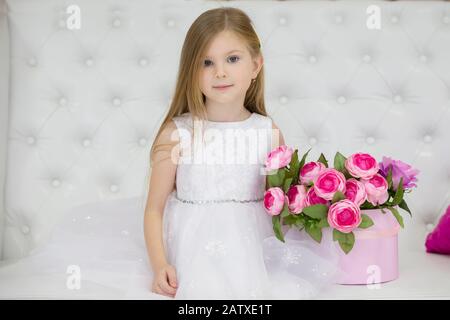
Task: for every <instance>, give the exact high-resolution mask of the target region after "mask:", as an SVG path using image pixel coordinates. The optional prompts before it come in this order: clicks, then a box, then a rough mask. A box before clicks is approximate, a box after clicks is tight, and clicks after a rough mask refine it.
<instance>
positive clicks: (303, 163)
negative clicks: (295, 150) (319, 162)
mask: <svg viewBox="0 0 450 320" xmlns="http://www.w3.org/2000/svg"><path fill="white" fill-rule="evenodd" d="M310 151H311V148H309V150H308V151H306V153H305V154H304V155H303V157H302V160H301V161H300V164H299V167H298V168H299V171H300V170H302V168H303V166H304V165H305V162H306V157H307V156H308V153H309V152H310Z"/></svg>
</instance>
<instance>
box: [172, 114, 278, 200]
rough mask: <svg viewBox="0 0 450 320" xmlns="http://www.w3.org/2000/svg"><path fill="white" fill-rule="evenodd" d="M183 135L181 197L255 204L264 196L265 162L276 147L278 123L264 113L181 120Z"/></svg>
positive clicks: (178, 183)
mask: <svg viewBox="0 0 450 320" xmlns="http://www.w3.org/2000/svg"><path fill="white" fill-rule="evenodd" d="M173 120H174V122H175V124H176V126H177V130H178V134H179V137H180V149H181V152H180V153H181V154H180V159H179V161H178V166H177V173H176V195H177V197H178V198H179V199H184V200H192V201H203V200H226V199H236V200H250V199H261V198H262V197H263V195H264V189H265V188H264V182H265V174H264V162H265V159H266V156H267V153H268V152H269V151H270V149H271V144H272V119H271V118H270V117H267V116H263V115H260V114H258V113H252V115H251V116H250V117H249V118H247V119H246V120H243V121H235V122H214V121H200V120H198V121H194V120H193V118H192V117H191V115H190V113H184V114H182V115H180V116H177V117H175V118H174V119H173Z"/></svg>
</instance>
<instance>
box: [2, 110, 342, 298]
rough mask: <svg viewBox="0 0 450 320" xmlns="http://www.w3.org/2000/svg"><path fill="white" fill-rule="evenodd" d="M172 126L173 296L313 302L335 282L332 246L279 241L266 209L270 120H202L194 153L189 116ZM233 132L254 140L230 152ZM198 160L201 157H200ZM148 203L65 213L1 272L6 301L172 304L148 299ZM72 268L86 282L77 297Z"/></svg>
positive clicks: (168, 223) (167, 216) (168, 213)
mask: <svg viewBox="0 0 450 320" xmlns="http://www.w3.org/2000/svg"><path fill="white" fill-rule="evenodd" d="M174 122H175V124H176V125H177V128H178V132H179V134H180V138H181V147H182V151H181V158H180V161H179V163H178V167H177V172H176V189H175V190H174V191H173V192H172V193H171V194H170V195H169V197H168V199H167V202H166V206H165V208H164V215H163V240H164V246H165V249H166V256H167V259H168V262H169V263H170V264H172V265H173V266H174V267H175V270H176V273H177V279H178V289H177V293H176V295H175V297H174V298H175V299H311V298H315V297H316V296H317V295H318V294H319V293H320V291H321V290H324V289H325V288H326V287H327V285H330V284H333V283H334V277H335V276H336V273H337V267H336V266H337V263H336V261H337V260H336V259H337V256H336V253H335V249H334V246H332V241H329V242H328V243H329V244H330V245H329V246H328V245H326V244H325V242H324V241H323V243H322V244H321V245H318V244H317V243H315V242H314V241H313V240H312V239H310V237H309V236H307V235H305V234H304V232H303V233H299V232H298V230H289V231H288V232H287V233H286V236H285V237H286V242H285V243H282V242H281V241H279V240H278V239H276V238H275V236H274V233H273V230H272V222H271V216H269V215H268V214H267V213H266V211H265V210H264V207H263V201H262V199H263V195H264V191H265V185H264V184H265V175H264V174H263V172H264V170H263V169H264V161H265V157H266V155H267V153H268V152H269V151H270V148H271V137H272V121H271V118H269V117H266V116H263V115H260V114H257V113H252V115H251V116H250V117H249V118H248V119H246V120H243V121H236V122H212V121H206V122H203V129H207V130H206V131H204V132H207V134H205V135H204V136H203V137H204V139H203V140H201V141H200V143H197V144H196V145H195V144H194V141H196V140H194V139H192V138H193V136H192V134H193V132H194V125H193V119H192V117H191V116H190V114H189V113H184V114H182V115H180V116H178V117H175V118H174ZM196 123H197V122H196ZM209 129H211V130H209ZM240 130H243V131H240ZM233 134H237V136H239V137H241V138H242V137H243V136H244V135H245V136H246V137H247V138H245V139H240V140H239V141H243V144H241V145H240V146H241V147H242V148H238V147H235V148H231V149H230V148H228V147H229V146H230V145H232V144H230V143H229V142H230V141H232V142H233V141H236V140H233V139H235V138H236V137H237V136H236V135H233ZM200 136H201V135H200ZM255 136H256V137H257V138H256V140H255ZM227 143H228V144H227ZM199 146H201V149H199V148H200V147H199ZM227 146H228V147H227ZM227 148H228V149H227ZM199 150H201V151H199ZM221 150H222V151H221ZM242 152H244V154H242ZM199 154H202V155H203V158H201V157H197V158H196V156H193V155H199ZM233 156H234V157H233ZM227 157H228V158H227ZM255 159H256V160H255ZM144 196H146V195H144ZM143 200H145V198H142V197H136V198H129V199H123V200H116V201H113V202H109V203H104V204H101V205H86V206H84V207H78V208H76V210H75V209H74V210H72V211H71V212H69V213H68V214H66V216H65V219H64V221H63V222H62V223H60V224H58V225H57V227H56V228H55V229H54V232H53V236H52V238H51V240H50V241H49V242H48V243H47V244H46V245H45V246H44V247H43V248H38V249H36V250H34V251H33V252H32V253H31V254H30V256H28V257H26V258H24V259H22V260H20V261H18V262H16V263H14V264H10V265H6V266H3V267H1V268H0V297H2V298H4V297H10V298H11V297H12V298H15V297H30V298H33V297H58V298H61V297H62V298H77V297H82V298H109V297H111V298H118V297H123V298H140V299H172V298H169V297H166V296H162V295H159V294H155V293H152V292H151V281H152V278H153V272H152V269H151V266H150V262H149V259H148V255H147V251H146V247H145V241H144V236H143V214H144V212H143V206H142V203H143V202H145V201H143ZM284 231H285V232H286V231H287V229H284ZM69 266H71V268H72V271H73V270H74V269H73V268H75V270H76V271H78V272H79V274H80V275H81V282H78V284H79V286H78V287H77V288H76V290H73V285H72V286H71V285H70V281H72V280H73V279H69V276H70V275H73V272H72V273H70V272H69V269H68V267H69ZM74 266H75V267H74ZM76 268H79V269H76ZM80 284H81V285H80Z"/></svg>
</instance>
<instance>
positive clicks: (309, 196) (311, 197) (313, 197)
mask: <svg viewBox="0 0 450 320" xmlns="http://www.w3.org/2000/svg"><path fill="white" fill-rule="evenodd" d="M315 204H325V205H329V202H328V201H327V200H325V199H324V198H321V197H319V196H318V195H317V194H316V191H314V188H313V187H311V188H309V190H308V192H307V193H306V199H305V207H309V206H312V205H315Z"/></svg>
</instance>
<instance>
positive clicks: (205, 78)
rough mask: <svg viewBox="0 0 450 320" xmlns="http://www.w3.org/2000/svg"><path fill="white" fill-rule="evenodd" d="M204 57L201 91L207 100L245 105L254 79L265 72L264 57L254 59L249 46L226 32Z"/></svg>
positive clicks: (216, 39)
mask: <svg viewBox="0 0 450 320" xmlns="http://www.w3.org/2000/svg"><path fill="white" fill-rule="evenodd" d="M203 58H204V59H203V60H202V61H203V63H202V66H201V71H200V89H201V91H202V92H203V94H204V95H205V96H206V100H208V99H210V100H212V101H215V102H219V103H230V102H231V103H233V102H236V103H241V104H242V103H243V101H244V98H245V94H246V92H247V90H248V88H249V87H250V84H251V80H252V79H254V78H256V76H257V75H258V72H259V70H260V69H261V66H262V62H263V61H262V57H258V58H256V59H253V60H252V57H251V55H250V52H249V51H248V49H247V48H246V46H245V43H244V42H243V41H242V40H241V39H240V38H238V37H237V36H236V35H235V34H234V33H232V32H230V31H223V32H221V33H219V34H218V35H217V36H216V37H215V38H214V39H213V40H212V42H211V44H210V46H209V47H208V49H207V53H206V56H205V57H203ZM220 86H228V87H226V88H219V87H220Z"/></svg>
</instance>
